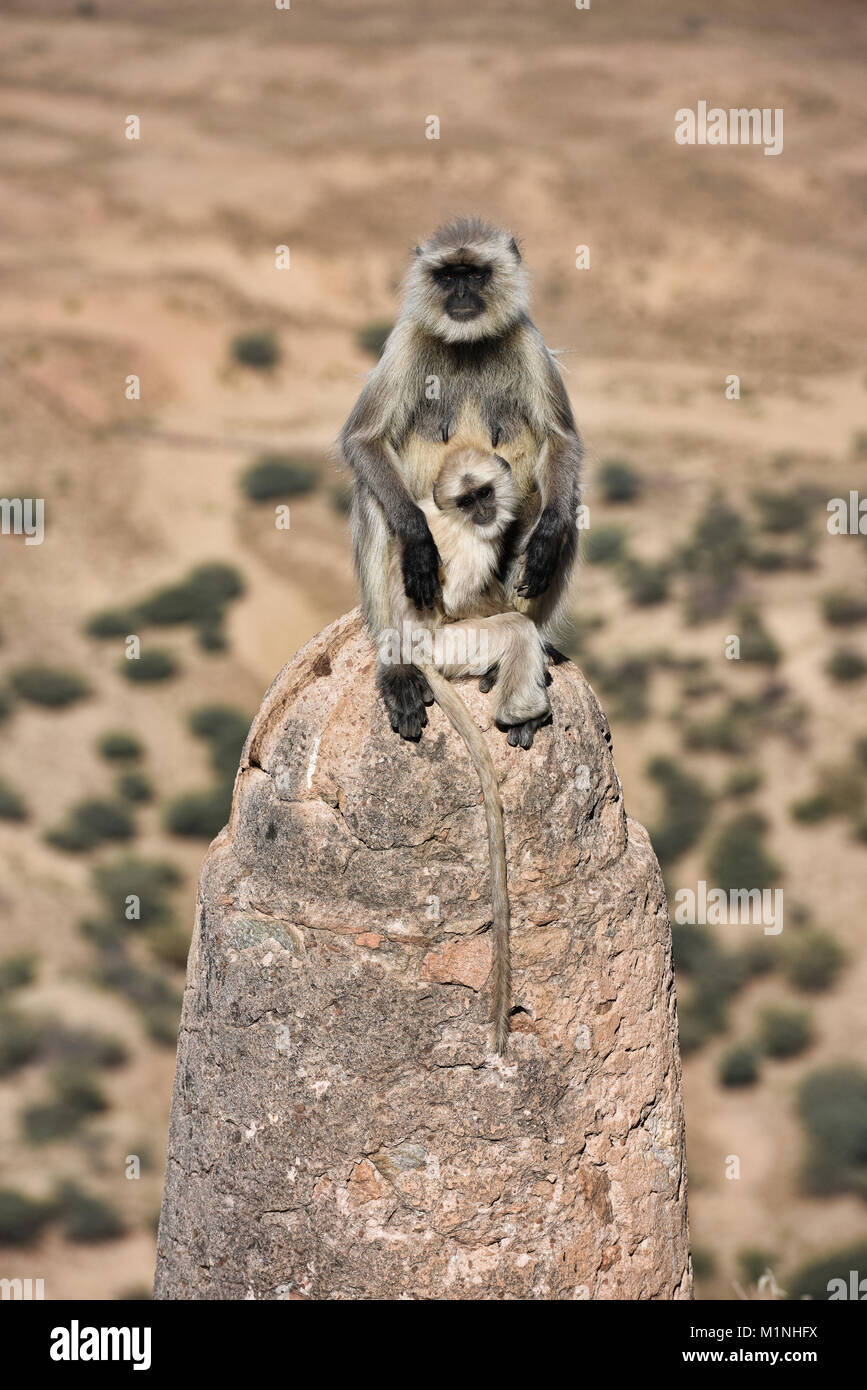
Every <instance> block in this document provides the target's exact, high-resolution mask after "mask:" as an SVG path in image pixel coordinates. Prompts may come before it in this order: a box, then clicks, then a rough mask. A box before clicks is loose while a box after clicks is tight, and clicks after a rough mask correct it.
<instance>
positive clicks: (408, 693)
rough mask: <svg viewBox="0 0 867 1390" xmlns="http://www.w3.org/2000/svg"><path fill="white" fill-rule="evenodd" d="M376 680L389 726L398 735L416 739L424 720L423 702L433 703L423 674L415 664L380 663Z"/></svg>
mask: <svg viewBox="0 0 867 1390" xmlns="http://www.w3.org/2000/svg"><path fill="white" fill-rule="evenodd" d="M377 680H378V682H379V691H380V694H381V695H382V698H383V700H384V701H385V707H386V709H387V710H388V717H389V719H390V720H391V727H392V729H393V730H394V732H395V733H396V734H400V736H401V738H406V739H409V740H410V742H412V743H418V741H419V739H420V738H421V731H422V729H423V728H424V727H425V725H426V724H427V714H426V713H425V705H432V704H433V698H434V697H433V691H432V690H431V688H430V686H429V685H428V683H427V681H426V680H425V678H424V675H423V674H422V672H421V671H420V670H419V669H418V667H417V666H386V665H382V666H380V667H379V670H378V672H377Z"/></svg>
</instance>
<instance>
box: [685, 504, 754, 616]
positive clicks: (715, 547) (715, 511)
mask: <svg viewBox="0 0 867 1390" xmlns="http://www.w3.org/2000/svg"><path fill="white" fill-rule="evenodd" d="M749 553H750V547H749V541H748V537H747V528H746V525H745V523H744V521H743V518H742V517H741V516H740V515H739V513H738V512H736V511H735V510H734V508H733V507H730V506H729V505H728V503H727V502H726V501H725V499H724V498H723V497H722V495H721V494H720V493H714V494H713V495H712V496H711V497H710V499H709V501H708V503H707V505H706V507H705V509H704V511H703V512H702V514H701V516H700V517H699V518H698V520H697V522H696V524H695V526H694V528H693V532H692V537H691V539H690V542H689V544H688V545H687V546H686V547H685V548H684V549H683V551H682V552H681V554H680V557H679V562H680V564H681V566H682V568H683V569H684V570H685V572H686V573H687V574H688V575H689V576H690V583H689V584H688V586H687V589H686V593H687V603H686V618H687V621H688V622H690V623H695V622H703V621H705V620H706V619H707V618H710V617H715V616H716V615H718V614H719V613H722V612H724V611H725V609H726V608H727V607H728V605H729V603H730V602H731V600H732V597H733V596H734V593H735V590H736V588H737V577H738V569H739V568H740V566H741V565H742V564H743V563H744V562H745V561H746V560H747V559H748V557H749Z"/></svg>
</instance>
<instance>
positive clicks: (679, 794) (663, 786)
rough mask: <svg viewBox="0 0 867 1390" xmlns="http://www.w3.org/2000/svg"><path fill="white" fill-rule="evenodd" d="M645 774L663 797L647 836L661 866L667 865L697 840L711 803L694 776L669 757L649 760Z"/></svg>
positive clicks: (703, 787) (704, 789) (706, 792)
mask: <svg viewBox="0 0 867 1390" xmlns="http://www.w3.org/2000/svg"><path fill="white" fill-rule="evenodd" d="M647 774H648V776H649V777H650V778H651V779H652V780H653V781H654V782H656V784H657V786H658V787H659V788H660V790H661V792H662V796H663V801H664V810H663V818H662V820H661V821H660V822H659V824H658V825H656V827H655V828H654V829H653V830H652V831H651V835H650V838H651V840H652V842H653V846H654V848H655V850H656V853H657V855H658V857H659V859H660V861H661V863H662V865H663V866H664V867H667V866H668V865H669V864H671V863H673V862H674V861H675V860H676V859H679V858H680V856H681V855H682V854H684V853H685V852H686V851H687V850H688V849H691V848H692V846H693V845H694V844H696V842H697V841H698V840H699V838H700V837H701V834H702V832H703V830H704V828H705V825H706V824H707V821H708V818H709V816H710V813H711V809H712V805H713V803H712V801H711V798H710V796H709V794H708V791H707V788H706V787H705V786H704V785H703V784H702V783H701V782H700V781H699V780H698V778H696V777H692V776H690V774H689V773H688V772H686V771H685V770H684V769H683V768H681V767H678V765H677V764H676V763H674V762H672V761H671V760H670V759H669V758H654V759H652V761H651V762H650V764H649V765H648V768H647Z"/></svg>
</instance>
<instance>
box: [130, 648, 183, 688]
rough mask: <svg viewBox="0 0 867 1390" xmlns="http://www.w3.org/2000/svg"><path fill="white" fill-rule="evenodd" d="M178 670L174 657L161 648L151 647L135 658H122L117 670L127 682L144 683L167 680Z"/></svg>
mask: <svg viewBox="0 0 867 1390" xmlns="http://www.w3.org/2000/svg"><path fill="white" fill-rule="evenodd" d="M177 669H178V663H177V659H176V657H175V656H174V655H173V654H172V653H171V652H169V651H166V650H165V649H164V648H163V647H151V648H150V649H149V650H146V651H143V652H142V653H141V655H140V656H138V657H136V658H130V659H128V658H127V657H122V658H121V660H120V662H119V664H118V670H119V671H120V673H121V675H122V676H126V679H127V680H128V681H134V682H136V683H142V684H144V683H146V682H151V681H164V680H168V678H169V677H170V676H173V675H175V673H176V672H177Z"/></svg>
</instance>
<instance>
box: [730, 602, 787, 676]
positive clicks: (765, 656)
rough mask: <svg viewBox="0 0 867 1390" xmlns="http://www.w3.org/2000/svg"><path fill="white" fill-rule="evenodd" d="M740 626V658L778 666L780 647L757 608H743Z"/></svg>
mask: <svg viewBox="0 0 867 1390" xmlns="http://www.w3.org/2000/svg"><path fill="white" fill-rule="evenodd" d="M738 623H739V626H740V634H739V636H740V660H741V661H750V662H758V663H759V664H761V665H765V666H776V664H777V663H778V661H779V660H780V649H779V647H778V646H777V644H776V642H775V641H774V639H773V638H772V637H771V635H770V633H768V632H767V630H766V629H765V627H764V626H763V625H762V620H761V618H760V616H759V614H758V612H757V611H756V609H755V608H743V609H741V611H740V613H739V615H738Z"/></svg>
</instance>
